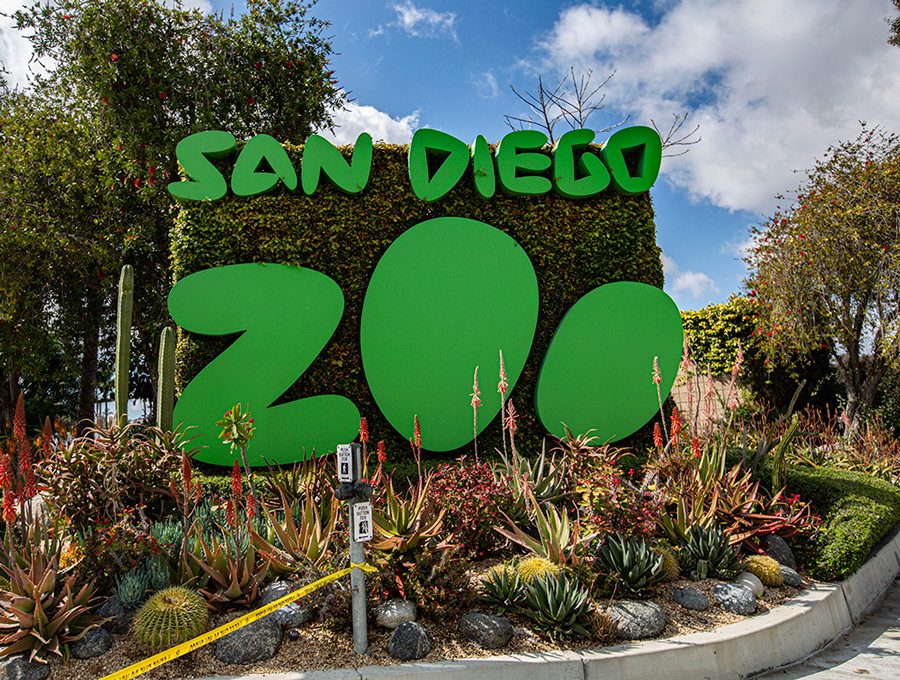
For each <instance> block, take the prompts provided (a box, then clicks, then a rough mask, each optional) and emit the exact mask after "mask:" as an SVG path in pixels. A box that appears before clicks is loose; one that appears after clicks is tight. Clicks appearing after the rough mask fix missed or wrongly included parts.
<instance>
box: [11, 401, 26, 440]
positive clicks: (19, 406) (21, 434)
mask: <svg viewBox="0 0 900 680" xmlns="http://www.w3.org/2000/svg"><path fill="white" fill-rule="evenodd" d="M13 435H14V436H15V438H16V439H17V440H19V441H21V440H23V439H25V394H24V392H19V400H18V401H17V402H16V415H15V417H14V418H13Z"/></svg>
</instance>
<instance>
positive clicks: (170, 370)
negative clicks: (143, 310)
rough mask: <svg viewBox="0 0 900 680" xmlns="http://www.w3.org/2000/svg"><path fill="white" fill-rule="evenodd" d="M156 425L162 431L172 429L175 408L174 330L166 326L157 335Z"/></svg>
mask: <svg viewBox="0 0 900 680" xmlns="http://www.w3.org/2000/svg"><path fill="white" fill-rule="evenodd" d="M156 389H157V399H156V426H157V427H158V428H159V429H160V430H162V431H163V432H169V431H171V430H172V411H173V409H174V408H175V331H174V330H173V329H172V328H170V327H169V326H166V327H165V328H163V330H162V333H161V335H160V337H159V377H158V378H157V381H156Z"/></svg>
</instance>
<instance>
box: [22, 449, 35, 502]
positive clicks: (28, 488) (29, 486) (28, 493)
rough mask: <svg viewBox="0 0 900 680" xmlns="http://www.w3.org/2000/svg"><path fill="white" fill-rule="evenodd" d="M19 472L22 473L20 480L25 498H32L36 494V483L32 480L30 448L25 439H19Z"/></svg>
mask: <svg viewBox="0 0 900 680" xmlns="http://www.w3.org/2000/svg"><path fill="white" fill-rule="evenodd" d="M19 472H21V473H22V481H23V482H24V484H25V488H24V495H25V498H34V497H35V496H36V495H37V485H36V484H35V480H34V468H33V467H32V466H31V449H30V447H29V446H28V441H27V440H25V439H23V440H21V442H20V445H19Z"/></svg>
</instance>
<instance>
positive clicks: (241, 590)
mask: <svg viewBox="0 0 900 680" xmlns="http://www.w3.org/2000/svg"><path fill="white" fill-rule="evenodd" d="M200 543H201V546H202V548H203V558H202V559H200V558H197V557H195V556H192V559H194V560H195V561H196V562H197V565H198V566H199V567H200V568H201V569H202V570H203V571H204V572H205V573H206V574H207V575H208V576H209V581H208V582H207V584H206V586H205V587H204V588H200V589H199V592H200V594H201V595H203V597H205V598H206V602H207V605H206V606H207V607H209V609H210V610H212V611H224V610H226V609H230V608H232V607H236V606H240V605H248V604H252V603H253V602H255V601H256V598H257V596H258V595H259V587H260V585H261V584H262V582H263V581H264V580H265V578H266V575H267V573H268V571H269V562H270V560H271V557H266V558H263V559H258V556H259V553H258V551H257V549H256V547H255V546H254V544H253V541H248V542H247V547H246V550H241V549H240V546H239V545H235V543H237V542H236V541H231V542H229V541H228V540H225V541H223V542H221V543H220V542H219V541H217V540H215V539H212V540H211V541H210V543H211V545H210V543H207V542H206V541H205V540H203V539H202V538H201V539H200Z"/></svg>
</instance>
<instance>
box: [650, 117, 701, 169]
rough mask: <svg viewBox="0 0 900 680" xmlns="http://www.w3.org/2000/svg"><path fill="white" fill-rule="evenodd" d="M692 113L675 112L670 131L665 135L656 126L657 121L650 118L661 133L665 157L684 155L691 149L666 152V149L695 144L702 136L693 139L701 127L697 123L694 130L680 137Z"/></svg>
mask: <svg viewBox="0 0 900 680" xmlns="http://www.w3.org/2000/svg"><path fill="white" fill-rule="evenodd" d="M689 115H690V113H688V112H687V111H685V112H684V113H673V114H672V116H673V117H674V120H673V121H672V126H671V127H670V128H669V131H668V132H667V133H666V136H665V137H663V135H662V132H660V131H659V128H658V127H657V126H656V121H655V120H653V119H652V118H651V119H650V123H651V124H652V125H653V129H654V130H656V133H657V134H658V135H659V138H660V139H661V140H662V148H663V157H669V158H671V157H673V156H683V155H684V154H686V153H687V152H688V151H690V149H685V150H684V151H681V152H680V153H665V150H666V149H668V148H671V147H673V146H693V145H694V144H697V143H698V142H699V141H700V140H701V139H703V138H702V137H697V138H696V139H691V137H693V136H694V135H695V134H697V131H698V130H699V129H700V126H699V125H697V126H696V127H694V129H693V130H691V131H690V132H688V133H687V134H684V135H682V136H681V137H678V135H680V134H681V128H682V127H683V126H684V124H685V123H686V122H687V119H688V116H689Z"/></svg>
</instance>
